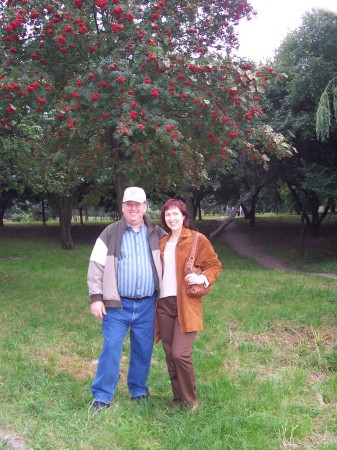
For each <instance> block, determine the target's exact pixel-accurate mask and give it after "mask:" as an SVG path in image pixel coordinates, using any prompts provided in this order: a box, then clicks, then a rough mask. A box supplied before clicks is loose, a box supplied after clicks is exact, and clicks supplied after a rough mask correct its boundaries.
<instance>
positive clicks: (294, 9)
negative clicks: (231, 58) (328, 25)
mask: <svg viewBox="0 0 337 450" xmlns="http://www.w3.org/2000/svg"><path fill="white" fill-rule="evenodd" d="M249 3H250V4H251V5H252V7H253V9H254V10H255V11H256V12H257V15H256V16H254V17H253V18H252V19H251V20H250V21H247V20H246V19H242V21H241V23H240V25H239V26H238V27H237V32H238V33H239V43H240V49H239V52H238V53H239V56H241V57H248V58H250V59H253V60H254V61H255V62H265V61H266V59H268V58H272V57H273V55H274V50H275V49H277V48H278V47H279V45H280V44H281V42H282V41H283V39H284V38H285V37H286V35H287V34H288V33H289V32H290V31H293V30H295V29H296V28H298V27H299V26H300V25H301V22H302V17H303V15H304V13H305V12H307V11H311V10H312V8H320V9H327V10H329V11H332V12H334V13H335V14H337V0H250V1H249Z"/></svg>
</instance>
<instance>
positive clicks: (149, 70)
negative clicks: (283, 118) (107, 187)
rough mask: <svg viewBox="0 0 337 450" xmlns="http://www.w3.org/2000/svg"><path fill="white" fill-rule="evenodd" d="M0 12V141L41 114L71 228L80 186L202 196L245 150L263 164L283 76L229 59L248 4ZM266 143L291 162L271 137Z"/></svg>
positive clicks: (101, 4) (43, 143)
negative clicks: (266, 100) (258, 135)
mask: <svg viewBox="0 0 337 450" xmlns="http://www.w3.org/2000/svg"><path fill="white" fill-rule="evenodd" d="M0 3H1V6H2V10H1V13H0V14H1V35H2V44H1V45H2V54H3V61H2V63H1V67H0V82H1V84H0V89H1V91H2V94H3V95H2V98H1V105H0V107H1V109H2V114H1V117H2V119H1V120H0V127H1V129H0V131H1V133H2V135H4V134H13V133H15V128H16V127H17V126H18V124H19V123H20V122H21V121H23V120H25V118H26V117H27V116H29V115H30V114H31V113H32V112H33V111H34V114H35V113H40V119H39V120H40V121H41V122H43V124H44V125H43V127H42V128H43V130H45V131H44V133H43V135H42V136H41V140H40V143H39V145H37V146H36V148H35V149H34V157H36V158H38V160H39V161H40V164H41V165H42V167H44V168H45V170H47V171H48V173H49V174H54V175H55V176H56V177H57V178H58V179H59V178H60V177H61V178H63V180H64V183H63V187H62V189H60V190H59V193H60V197H61V198H63V204H62V202H61V208H66V205H68V206H67V211H68V212H67V215H68V219H67V218H65V219H64V220H65V222H68V223H69V215H71V203H70V202H69V201H68V200H67V199H69V198H70V197H71V194H72V191H73V189H74V187H75V186H76V185H77V184H78V182H79V181H80V180H83V177H85V178H89V179H90V177H91V178H95V179H97V178H100V177H101V178H104V177H107V176H108V177H111V178H112V180H113V184H114V187H115V192H116V200H117V204H120V201H121V196H122V192H123V190H124V188H125V186H126V185H128V184H130V183H137V184H138V183H140V184H141V185H142V186H144V187H145V188H146V189H147V190H148V191H149V192H151V190H154V189H157V190H158V189H163V188H164V189H167V188H169V187H172V185H173V184H174V186H175V187H176V189H177V190H181V191H183V190H186V188H187V187H190V186H192V187H193V186H196V187H197V186H198V185H200V184H201V183H202V182H203V181H204V179H205V177H206V173H207V168H208V167H209V165H210V166H213V167H214V166H216V165H217V164H227V163H228V161H230V159H231V158H232V156H233V154H234V153H235V152H239V153H240V152H246V150H247V148H249V149H251V150H252V151H251V153H250V154H249V158H252V157H254V158H255V159H256V161H257V162H260V163H262V164H264V163H265V162H266V159H267V157H266V156H265V155H263V154H261V152H260V150H259V148H257V147H254V143H253V142H252V136H253V134H254V133H253V131H252V130H253V129H254V120H255V119H256V118H259V116H260V115H261V108H260V105H259V102H260V95H261V93H262V92H263V91H264V89H265V88H266V86H267V84H268V82H269V79H270V78H271V77H275V76H276V77H277V73H276V72H275V71H274V70H273V69H271V68H268V69H265V70H264V69H261V70H256V69H255V68H254V67H253V66H252V65H248V64H245V63H241V62H240V61H237V62H233V61H232V60H231V58H230V55H231V52H232V50H233V49H235V47H236V46H237V44H238V42H237V38H236V35H235V26H236V25H237V24H238V22H239V20H241V19H243V18H250V17H251V15H252V14H253V11H252V8H251V6H250V5H249V3H248V2H247V1H246V0H242V1H240V0H194V1H193V2H192V1H191V2H190V1H178V0H156V1H139V0H132V1H128V2H126V1H124V0H73V1H69V2H64V1H58V0H42V1H40V0H7V1H1V2H0ZM265 144H266V147H265V148H269V149H272V152H274V153H275V155H277V156H278V157H282V155H284V153H285V149H284V147H283V146H280V145H278V143H277V142H276V141H275V135H274V134H273V133H270V134H269V135H266V142H265ZM287 151H288V150H287ZM63 239H64V241H65V242H64V243H63V244H64V245H63V246H64V247H65V248H71V247H72V242H71V239H70V236H69V233H68V235H67V233H66V235H65V236H64V237H63ZM67 241H68V242H67Z"/></svg>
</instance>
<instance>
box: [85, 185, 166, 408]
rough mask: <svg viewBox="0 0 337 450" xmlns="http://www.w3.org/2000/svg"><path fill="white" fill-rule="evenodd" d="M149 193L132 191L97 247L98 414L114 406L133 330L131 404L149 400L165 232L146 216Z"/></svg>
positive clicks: (93, 266)
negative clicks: (161, 244) (124, 352)
mask: <svg viewBox="0 0 337 450" xmlns="http://www.w3.org/2000/svg"><path fill="white" fill-rule="evenodd" d="M146 210H147V202H146V194H145V192H144V190H143V189H142V188H139V187H129V188H127V189H126V190H125V192H124V196H123V202H122V212H123V217H122V219H121V220H119V221H118V222H115V223H112V224H111V225H109V226H107V227H106V228H105V229H104V230H103V232H102V233H101V234H100V236H99V238H98V239H97V241H96V244H95V246H94V248H93V251H92V254H91V257H90V263H89V269H88V287H89V296H90V301H91V312H92V314H93V315H94V316H96V317H97V318H99V319H102V333H103V338H104V342H103V349H102V353H101V355H100V358H99V361H98V366H97V372H96V377H95V380H94V382H93V383H92V385H91V392H92V394H93V396H94V401H93V403H92V405H91V409H92V410H94V411H95V412H98V411H100V410H101V409H102V408H107V407H109V406H110V403H111V400H112V398H113V396H114V393H115V389H116V385H117V382H118V378H119V372H120V359H121V353H122V347H123V341H124V338H125V335H126V333H127V331H128V330H129V329H130V361H129V370H128V377H127V384H128V388H129V392H130V395H131V400H142V399H146V398H147V396H148V392H149V388H148V387H147V386H146V381H147V378H148V375H149V370H150V363H151V356H152V349H153V341H154V314H155V300H156V297H157V296H158V294H159V281H160V277H161V262H160V253H159V239H160V238H161V237H162V236H164V235H165V234H166V233H165V231H164V230H162V229H161V228H160V227H159V226H157V225H155V224H153V223H151V222H150V221H149V220H148V219H147V217H146V216H145V212H146Z"/></svg>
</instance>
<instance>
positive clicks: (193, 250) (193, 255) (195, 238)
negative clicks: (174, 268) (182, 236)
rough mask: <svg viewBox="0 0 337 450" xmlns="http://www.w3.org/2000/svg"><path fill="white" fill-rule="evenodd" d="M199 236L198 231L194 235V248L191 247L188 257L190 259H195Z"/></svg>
mask: <svg viewBox="0 0 337 450" xmlns="http://www.w3.org/2000/svg"><path fill="white" fill-rule="evenodd" d="M198 237H199V233H197V234H196V235H195V236H194V239H193V242H192V248H191V253H190V257H189V258H188V260H189V261H194V257H195V252H196V249H197V243H198Z"/></svg>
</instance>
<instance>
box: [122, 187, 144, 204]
mask: <svg viewBox="0 0 337 450" xmlns="http://www.w3.org/2000/svg"><path fill="white" fill-rule="evenodd" d="M124 202H137V203H144V202H146V194H145V191H144V189H142V188H140V187H128V188H126V189H125V191H124V196H123V203H124Z"/></svg>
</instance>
